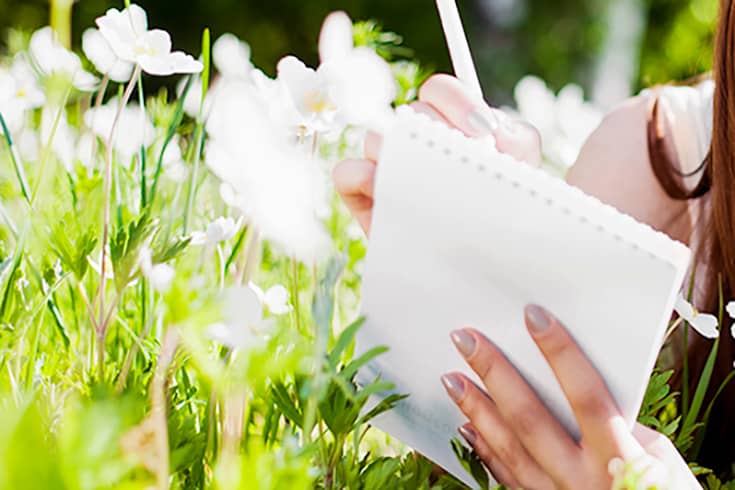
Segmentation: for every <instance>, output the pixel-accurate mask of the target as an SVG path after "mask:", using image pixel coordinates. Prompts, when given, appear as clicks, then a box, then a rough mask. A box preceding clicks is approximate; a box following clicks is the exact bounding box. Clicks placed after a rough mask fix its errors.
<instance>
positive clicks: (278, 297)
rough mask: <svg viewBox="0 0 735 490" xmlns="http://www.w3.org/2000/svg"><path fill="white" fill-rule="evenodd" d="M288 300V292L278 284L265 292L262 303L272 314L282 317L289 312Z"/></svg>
mask: <svg viewBox="0 0 735 490" xmlns="http://www.w3.org/2000/svg"><path fill="white" fill-rule="evenodd" d="M288 300H289V293H288V290H287V289H286V288H285V287H283V286H281V285H280V284H278V285H276V286H273V287H272V288H270V289H269V290H268V291H266V292H265V296H264V300H263V302H264V303H265V305H266V306H267V307H268V310H269V311H270V312H271V313H272V314H274V315H284V314H286V313H288V312H289V311H291V305H290V304H289V303H288Z"/></svg>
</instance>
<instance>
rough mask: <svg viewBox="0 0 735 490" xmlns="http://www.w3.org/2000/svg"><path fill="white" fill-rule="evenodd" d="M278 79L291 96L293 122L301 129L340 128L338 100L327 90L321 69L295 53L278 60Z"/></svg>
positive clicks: (326, 82)
mask: <svg viewBox="0 0 735 490" xmlns="http://www.w3.org/2000/svg"><path fill="white" fill-rule="evenodd" d="M277 81H278V82H280V83H282V84H283V85H284V86H285V87H286V89H287V90H288V93H289V94H290V96H291V101H292V102H293V104H294V108H295V109H296V112H297V116H296V117H295V120H294V121H295V123H296V124H295V125H296V126H297V127H298V128H299V129H300V132H302V133H312V132H319V133H324V132H330V131H333V130H337V129H340V127H341V125H340V123H339V120H338V118H337V117H338V110H339V108H338V107H337V104H336V103H335V101H334V100H333V98H332V95H331V93H330V83H329V80H328V79H327V77H326V76H325V74H324V72H323V71H322V70H314V69H313V68H309V67H308V66H306V65H305V64H304V63H303V62H302V61H301V60H299V59H298V58H296V57H294V56H286V57H285V58H283V59H282V60H281V61H279V62H278V78H277Z"/></svg>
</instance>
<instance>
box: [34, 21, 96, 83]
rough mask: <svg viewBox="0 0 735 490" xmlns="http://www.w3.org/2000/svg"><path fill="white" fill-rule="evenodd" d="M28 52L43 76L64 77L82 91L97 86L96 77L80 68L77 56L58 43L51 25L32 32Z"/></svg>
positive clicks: (80, 64)
mask: <svg viewBox="0 0 735 490" xmlns="http://www.w3.org/2000/svg"><path fill="white" fill-rule="evenodd" d="M30 53H31V58H32V59H33V62H34V63H35V65H36V67H37V68H38V70H39V71H40V72H41V73H42V74H43V75H44V76H47V77H51V76H61V77H64V78H65V79H67V80H69V81H70V82H71V83H72V84H73V85H74V87H76V88H77V89H79V90H82V91H92V90H94V89H95V87H96V86H97V82H98V80H97V77H95V76H94V75H92V74H91V73H88V72H86V71H85V70H84V69H83V68H82V62H81V60H80V59H79V56H77V55H76V54H74V53H72V52H71V51H69V50H68V49H66V48H64V47H63V46H62V45H61V44H60V43H59V41H58V40H57V39H56V34H55V33H54V31H53V30H52V29H51V27H44V28H42V29H39V30H37V31H36V32H35V33H33V36H31V43H30Z"/></svg>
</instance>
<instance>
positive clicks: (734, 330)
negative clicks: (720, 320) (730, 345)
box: [725, 301, 735, 338]
mask: <svg viewBox="0 0 735 490" xmlns="http://www.w3.org/2000/svg"><path fill="white" fill-rule="evenodd" d="M725 311H727V314H728V315H729V316H730V318H731V319H733V320H735V301H730V302H729V303H728V304H727V306H726V307H725ZM730 335H732V336H733V338H735V323H733V325H732V326H731V327H730Z"/></svg>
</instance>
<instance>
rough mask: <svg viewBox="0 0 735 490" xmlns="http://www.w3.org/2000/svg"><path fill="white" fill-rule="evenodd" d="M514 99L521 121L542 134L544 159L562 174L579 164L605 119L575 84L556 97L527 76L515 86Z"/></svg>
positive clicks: (539, 81) (544, 83) (532, 77)
mask: <svg viewBox="0 0 735 490" xmlns="http://www.w3.org/2000/svg"><path fill="white" fill-rule="evenodd" d="M514 97H515V100H516V105H517V108H518V114H519V115H520V117H521V118H523V119H525V120H527V121H528V122H529V123H531V124H533V126H534V127H536V128H537V129H538V130H539V133H540V134H541V141H542V151H543V156H544V159H545V160H546V161H547V162H549V163H551V164H553V165H556V166H558V167H560V168H561V169H562V170H565V169H568V168H569V167H571V166H572V165H573V164H574V162H576V161H577V158H578V157H579V152H580V151H581V149H582V146H583V145H584V143H585V141H587V139H588V138H589V136H590V134H592V132H593V131H594V130H595V129H596V128H597V127H598V126H599V125H600V122H601V121H602V117H603V112H602V111H601V110H599V109H598V108H597V107H595V106H593V105H592V104H590V103H588V102H585V100H584V91H583V90H582V88H581V87H579V86H578V85H574V84H570V85H567V86H566V87H564V88H563V89H562V90H561V91H560V92H559V94H558V95H555V94H554V92H552V91H551V90H550V89H549V88H548V87H547V86H546V82H544V81H543V80H542V79H540V78H538V77H534V76H526V77H524V78H522V79H521V80H520V81H519V82H518V84H516V87H515V90H514Z"/></svg>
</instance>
